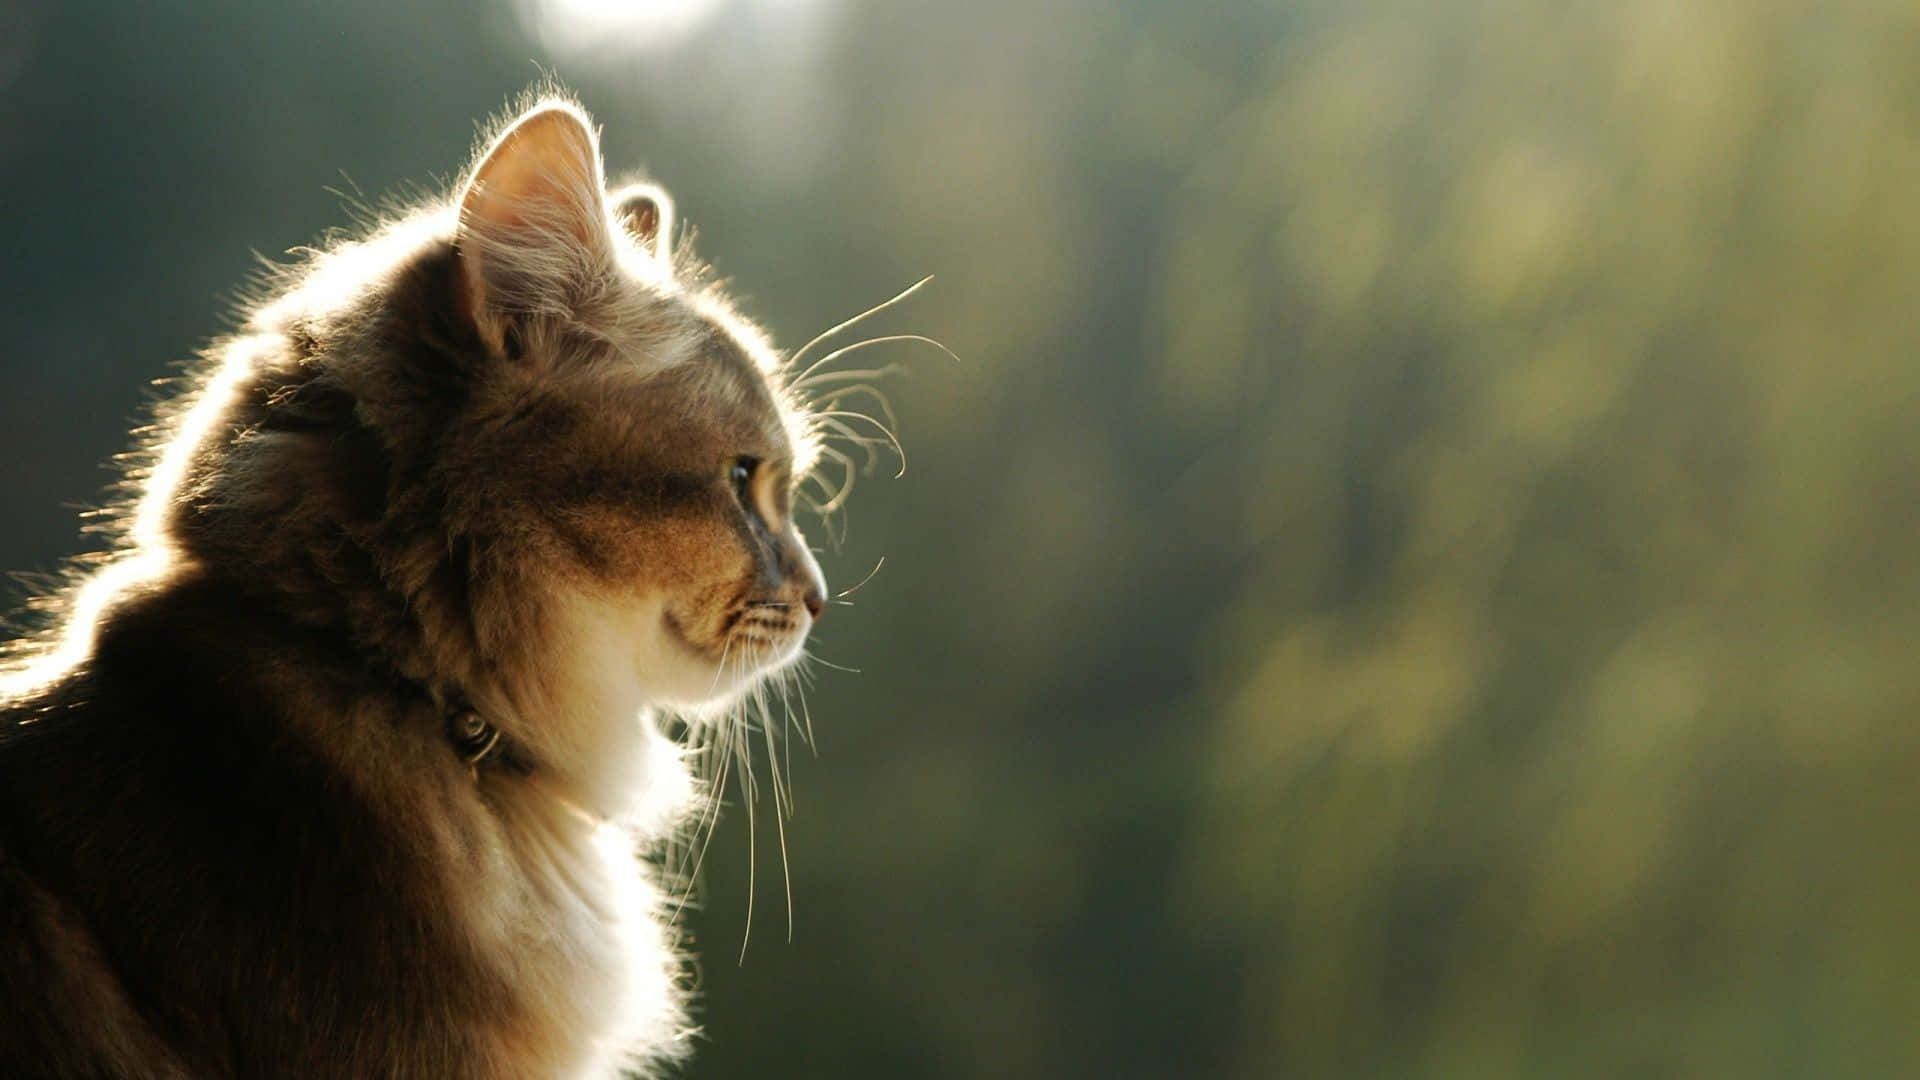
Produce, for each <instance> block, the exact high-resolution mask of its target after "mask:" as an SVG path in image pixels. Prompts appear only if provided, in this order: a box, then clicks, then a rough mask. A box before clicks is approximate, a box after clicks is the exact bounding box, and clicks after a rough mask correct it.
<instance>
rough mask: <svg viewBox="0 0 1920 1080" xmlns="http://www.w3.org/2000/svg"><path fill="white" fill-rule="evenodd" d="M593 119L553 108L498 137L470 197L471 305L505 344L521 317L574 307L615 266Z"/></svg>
mask: <svg viewBox="0 0 1920 1080" xmlns="http://www.w3.org/2000/svg"><path fill="white" fill-rule="evenodd" d="M604 185H605V178H604V176H603V174H602V170H601V165H600V145H599V141H598V139H596V138H595V136H594V131H593V125H592V122H591V121H589V120H588V119H587V117H586V115H585V114H584V113H582V112H581V111H580V110H579V109H577V108H574V107H573V106H571V105H567V104H563V103H559V102H549V103H547V104H543V105H541V106H539V107H538V108H535V109H533V110H532V111H530V112H528V113H526V114H525V115H524V116H521V117H520V118H519V119H517V120H515V121H514V122H513V124H512V125H510V126H509V127H508V128H507V129H506V130H505V131H503V132H501V133H500V135H499V136H498V137H497V138H495V139H494V140H493V143H492V144H491V145H490V146H488V147H487V150H486V152H485V153H484V154H482V155H481V157H480V163H479V164H478V165H477V166H475V167H474V169H473V173H472V175H471V177H470V178H469V179H468V180H467V184H466V188H465V190H464V191H462V193H461V195H460V224H459V227H458V229H457V231H456V232H455V234H454V250H455V252H456V254H457V256H458V260H459V267H460V269H459V273H460V286H461V290H460V291H461V302H462V303H463V304H464V305H465V307H466V309H467V313H468V314H469V315H470V316H471V317H472V319H473V322H474V325H475V326H476V327H477V328H478V329H479V330H480V332H481V334H482V336H483V337H485V338H487V339H488V341H489V342H490V343H492V344H494V345H496V346H498V345H501V344H502V340H503V338H504V337H505V336H506V330H507V327H508V325H509V324H510V323H511V321H512V320H513V319H514V318H515V317H518V316H523V315H528V314H536V313H540V312H557V311H562V310H564V309H566V307H567V306H568V305H569V304H570V302H571V298H572V297H573V296H574V295H577V294H578V292H579V291H580V290H581V289H582V288H583V287H584V286H586V285H588V284H590V283H591V282H592V281H593V280H594V278H595V277H596V276H597V275H600V274H604V273H606V272H607V268H608V267H609V266H610V265H611V264H612V261H613V240H612V237H611V236H610V235H609V233H608V229H609V224H608V214H607V203H606V194H605V190H604Z"/></svg>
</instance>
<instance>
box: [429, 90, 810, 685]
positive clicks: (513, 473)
mask: <svg viewBox="0 0 1920 1080" xmlns="http://www.w3.org/2000/svg"><path fill="white" fill-rule="evenodd" d="M457 213H458V225H457V228H456V233H455V237H454V241H453V245H452V246H453V252H454V258H455V263H456V266H455V272H454V276H453V295H452V297H451V300H452V307H453V310H454V312H455V313H456V314H457V316H458V317H459V318H460V320H461V321H462V323H463V324H465V325H466V326H470V327H471V329H472V331H473V333H474V335H475V337H476V338H477V341H478V344H479V346H480V348H481V349H482V351H483V352H484V354H485V356H486V358H487V364H488V366H489V367H491V368H492V369H493V376H492V378H491V379H489V380H486V381H484V382H481V383H479V384H477V385H476V387H475V392H476V401H475V403H474V406H473V411H472V413H471V418H472V423H471V424H470V426H469V427H468V429H467V431H466V432H465V434H466V438H465V439H464V441H463V443H462V445H461V447H460V451H461V456H460V457H459V458H458V459H457V463H458V466H459V467H460V468H461V469H463V470H466V472H465V474H464V477H463V480H462V481H461V483H462V485H463V486H464V487H465V488H466V489H467V490H469V491H487V492H489V493H494V494H492V495H491V497H494V498H497V499H499V500H500V505H502V506H513V507H514V508H515V512H516V513H518V514H520V515H522V517H523V518H524V520H526V521H527V522H536V521H537V522H538V526H537V528H538V530H539V533H540V539H539V544H538V546H539V547H540V548H541V549H542V550H543V551H544V552H545V553H546V555H547V558H548V560H549V561H548V565H549V566H550V567H552V568H553V569H554V577H555V580H554V581H553V582H551V583H550V584H551V585H552V586H553V587H556V588H558V589H559V590H561V591H562V592H563V593H565V594H566V596H567V597H568V602H571V603H576V604H577V605H578V607H577V609H575V610H573V611H572V612H570V613H569V614H568V615H567V616H565V617H566V618H572V619H577V620H579V624H578V625H577V626H576V627H575V628H574V629H573V630H572V631H570V632H574V633H580V634H591V635H602V636H607V637H609V639H611V640H619V641H621V642H623V643H624V646H625V647H630V648H632V649H633V650H634V656H633V661H634V663H635V664H636V669H635V671H636V678H637V679H638V680H640V681H641V682H642V683H644V684H645V689H646V692H647V694H648V695H649V696H650V697H652V698H653V699H654V700H657V701H663V702H667V703H672V704H696V703H700V702H703V701H707V700H710V699H713V698H715V697H719V696H724V695H726V694H729V693H731V692H733V691H735V690H737V689H738V688H739V687H740V686H741V685H742V684H743V683H744V682H746V681H748V680H750V679H752V678H753V677H754V676H755V675H757V674H759V673H761V672H764V671H765V670H767V669H768V668H769V667H771V666H776V665H779V664H782V663H785V662H786V661H788V660H790V659H792V658H793V657H794V656H796V655H797V654H798V652H799V650H800V648H801V646H802V644H803V642H804V640H805V638H806V636H807V633H808V631H809V629H810V628H811V627H812V625H813V623H814V622H815V621H816V620H817V619H818V618H819V617H820V615H821V613H822V610H823V606H824V603H825V596H824V588H825V586H824V583H823V582H822V579H821V574H820V569H819V566H818V565H817V564H816V563H815V561H814V559H813V556H812V554H811V553H810V552H809V550H808V548H807V545H806V542H805V541H804V539H803V538H802V536H801V534H800V532H799V529H798V526H797V524H796V522H795V520H794V510H795V507H794V502H795V498H794V496H795V492H796V488H797V486H798V484H799V482H800V480H801V478H802V477H803V476H804V475H805V473H806V471H807V470H808V469H809V468H811V467H812V465H813V458H814V456H815V451H814V448H813V445H812V438H811V436H810V435H809V433H808V419H807V416H806V414H805V412H804V410H803V409H802V407H801V406H800V405H799V403H798V402H797V401H796V400H795V399H794V398H793V397H792V395H790V394H789V393H788V391H787V389H786V388H785V386H784V384H783V382H782V375H783V373H782V370H781V367H780V362H779V357H778V356H777V355H776V354H775V353H774V351H773V350H772V348H771V346H770V345H769V344H768V343H767V341H766V340H765V338H764V336H763V335H762V334H761V333H760V331H759V330H758V329H757V328H755V327H754V326H752V325H751V324H750V323H748V322H747V321H746V320H745V319H743V318H741V317H740V316H739V315H738V314H736V313H735V312H734V311H733V310H732V308H731V306H730V305H729V304H728V303H727V302H726V300H725V298H724V297H722V296H721V295H720V294H719V293H718V291H717V290H713V289H709V288H704V287H702V286H700V285H699V283H698V281H697V280H689V278H696V279H697V274H692V273H689V274H683V273H681V271H682V270H684V269H686V267H685V265H684V261H676V259H675V258H674V253H673V251H672V238H671V233H672V220H673V211H672V207H671V204H670V203H669V202H668V201H667V198H666V196H665V194H664V193H663V192H661V191H660V190H659V189H658V188H655V187H653V186H651V185H647V184H637V185H629V186H627V187H624V188H621V189H618V190H615V191H613V192H611V193H610V192H608V191H607V187H606V184H605V181H604V176H603V171H602V165H601V159H600V152H599V147H598V145H597V142H596V140H595V136H594V130H593V127H592V126H591V124H590V123H589V122H588V121H587V119H586V117H585V116H584V115H583V114H581V113H580V112H579V111H578V110H577V109H576V108H574V107H572V106H570V105H567V104H564V103H558V102H548V103H545V104H542V105H540V106H538V107H536V108H534V109H532V110H530V111H528V112H526V113H524V114H523V115H521V116H520V117H519V118H518V119H516V120H515V121H513V122H512V124H511V125H510V126H508V127H507V128H506V129H505V130H504V131H503V132H502V133H501V134H500V135H499V136H497V137H496V138H495V139H494V140H493V141H492V143H491V144H490V145H489V146H488V147H487V149H486V150H485V151H484V152H483V153H482V154H481V155H480V157H479V159H478V163H477V164H476V165H475V167H474V168H473V170H472V172H471V175H470V177H469V178H468V179H467V181H466V183H465V185H464V189H463V191H462V193H461V195H460V198H459V205H458V211H457Z"/></svg>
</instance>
